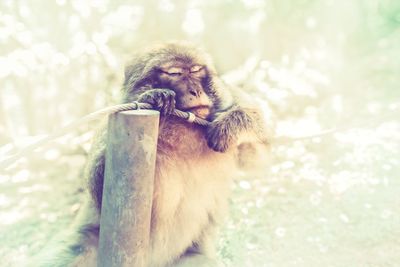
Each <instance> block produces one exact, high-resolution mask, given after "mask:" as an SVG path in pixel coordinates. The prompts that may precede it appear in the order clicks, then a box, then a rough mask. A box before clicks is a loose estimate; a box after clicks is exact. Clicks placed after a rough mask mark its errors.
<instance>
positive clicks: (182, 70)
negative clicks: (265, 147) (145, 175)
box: [56, 43, 262, 267]
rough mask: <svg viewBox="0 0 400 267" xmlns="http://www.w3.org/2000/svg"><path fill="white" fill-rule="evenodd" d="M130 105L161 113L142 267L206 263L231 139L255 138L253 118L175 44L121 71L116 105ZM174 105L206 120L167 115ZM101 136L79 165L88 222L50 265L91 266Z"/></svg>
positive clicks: (222, 200)
mask: <svg viewBox="0 0 400 267" xmlns="http://www.w3.org/2000/svg"><path fill="white" fill-rule="evenodd" d="M199 66H201V67H199ZM171 68H172V69H171ZM176 72H179V73H178V74H177V73H176ZM132 100H137V101H141V102H147V103H151V104H153V105H154V107H155V108H157V109H159V110H160V112H161V114H162V116H161V119H160V129H159V137H158V147H157V157H156V174H155V185H154V195H153V207H152V218H151V233H150V244H151V245H150V251H149V254H150V262H149V266H151V267H164V266H167V265H169V264H171V263H173V262H174V261H176V260H177V259H178V258H180V257H181V256H182V255H184V254H185V253H200V254H203V255H205V256H207V257H214V256H215V247H214V240H215V235H216V233H217V227H218V225H219V224H220V223H221V221H222V219H223V217H224V214H225V213H226V211H227V208H226V206H227V199H228V195H229V188H230V179H231V178H232V177H233V175H234V172H235V152H236V149H237V145H238V140H239V139H240V136H241V135H243V134H246V133H250V134H251V135H252V136H258V137H260V136H261V135H262V130H260V129H261V127H259V126H260V125H261V124H260V123H259V118H258V117H257V116H258V115H257V112H254V110H252V109H250V110H247V109H244V108H243V107H241V106H240V105H239V103H238V102H237V101H235V100H234V98H233V97H232V92H231V90H230V88H229V87H227V86H226V85H224V84H223V83H222V81H221V80H220V79H219V77H218V76H217V75H216V72H215V70H214V68H213V66H212V64H211V62H210V60H209V57H208V56H207V55H206V54H204V53H203V52H201V51H200V50H198V49H196V48H194V47H192V46H188V45H186V44H180V43H169V44H166V45H163V46H160V47H157V48H155V49H152V50H149V51H147V52H145V53H142V54H139V55H138V56H137V57H136V59H135V60H134V61H133V63H132V65H130V66H129V67H127V69H126V77H125V82H124V88H123V100H122V102H129V101H132ZM198 106H200V107H201V108H199V109H198V108H197V107H198ZM175 107H176V108H180V109H188V110H191V111H192V112H194V113H197V115H199V116H203V117H204V118H207V119H210V120H213V122H212V123H211V124H210V126H209V127H207V128H204V127H202V126H199V125H195V124H190V123H188V122H185V121H183V120H181V119H178V118H174V117H171V116H170V115H169V113H170V112H171V111H172V110H173V109H174V108H175ZM204 110H206V111H207V112H204ZM104 136H105V130H102V131H101V134H100V137H99V138H98V139H97V141H96V143H95V145H94V149H93V152H92V153H91V158H90V159H89V164H88V167H87V170H88V171H87V176H88V178H89V187H90V192H91V195H92V198H91V201H90V202H89V205H88V207H89V208H88V210H86V211H85V213H87V214H88V216H86V217H85V219H84V220H83V222H82V224H83V225H84V226H83V227H82V228H81V231H80V232H79V238H78V241H77V242H76V243H75V244H74V245H73V246H72V248H73V249H72V251H71V252H72V253H71V256H70V257H69V258H67V260H65V261H64V262H63V263H62V264H60V265H56V266H85V267H91V266H96V255H97V245H98V244H97V243H98V227H99V225H98V223H99V219H98V218H99V214H100V210H101V198H102V189H103V176H104V161H105V160H104V159H105V153H104V152H105V138H104Z"/></svg>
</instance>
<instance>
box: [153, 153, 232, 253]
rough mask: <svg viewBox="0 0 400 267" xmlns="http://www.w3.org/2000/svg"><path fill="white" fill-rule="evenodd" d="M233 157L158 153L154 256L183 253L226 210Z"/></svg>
mask: <svg viewBox="0 0 400 267" xmlns="http://www.w3.org/2000/svg"><path fill="white" fill-rule="evenodd" d="M233 166H234V164H233V158H232V156H231V155H228V154H226V155H225V154H221V153H214V152H211V151H210V152H209V153H206V154H205V155H202V156H199V157H197V158H196V159H187V158H186V159H185V158H180V157H179V156H172V155H168V156H167V155H162V154H161V155H158V158H157V163H156V177H155V188H154V198H153V209H152V222H151V230H152V232H151V243H152V252H151V254H152V255H153V257H157V259H158V260H160V261H162V260H163V259H164V260H165V261H169V260H170V259H168V258H169V257H177V256H179V255H180V254H182V253H183V252H184V251H185V250H186V249H187V248H188V247H190V246H191V245H192V243H193V242H197V241H198V239H199V238H200V237H201V235H202V233H204V232H206V231H207V228H208V227H210V225H211V224H216V223H217V222H218V221H219V220H220V219H221V218H222V217H224V216H223V215H224V213H225V211H226V203H227V198H228V195H229V188H230V178H231V177H232V171H233Z"/></svg>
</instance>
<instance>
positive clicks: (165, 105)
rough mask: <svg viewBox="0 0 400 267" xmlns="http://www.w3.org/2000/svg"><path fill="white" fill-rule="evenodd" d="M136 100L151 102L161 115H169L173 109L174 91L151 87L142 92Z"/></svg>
mask: <svg viewBox="0 0 400 267" xmlns="http://www.w3.org/2000/svg"><path fill="white" fill-rule="evenodd" d="M138 101H139V102H144V103H149V104H151V105H152V106H153V108H155V109H157V110H159V111H160V113H161V114H162V115H169V114H171V113H172V112H173V111H174V109H175V92H174V91H172V90H169V89H152V90H149V91H146V92H144V93H143V94H142V95H141V96H140V97H139V99H138Z"/></svg>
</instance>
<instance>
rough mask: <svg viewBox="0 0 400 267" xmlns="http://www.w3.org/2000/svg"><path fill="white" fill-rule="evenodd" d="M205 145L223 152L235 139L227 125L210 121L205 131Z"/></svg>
mask: <svg viewBox="0 0 400 267" xmlns="http://www.w3.org/2000/svg"><path fill="white" fill-rule="evenodd" d="M206 139H207V145H208V147H209V148H211V149H213V150H214V151H217V152H225V151H227V150H228V148H229V147H230V145H231V144H232V143H233V141H234V140H235V136H234V134H233V133H232V131H231V130H230V127H229V125H227V124H225V123H223V122H221V121H215V122H212V123H211V124H210V125H209V126H208V128H207V132H206Z"/></svg>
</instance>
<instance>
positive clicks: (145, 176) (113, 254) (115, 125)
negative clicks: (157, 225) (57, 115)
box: [98, 110, 159, 267]
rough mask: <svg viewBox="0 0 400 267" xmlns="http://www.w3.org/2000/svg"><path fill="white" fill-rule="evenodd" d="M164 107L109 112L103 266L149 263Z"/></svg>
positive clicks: (102, 221) (100, 265) (100, 258)
mask: <svg viewBox="0 0 400 267" xmlns="http://www.w3.org/2000/svg"><path fill="white" fill-rule="evenodd" d="M158 123H159V112H157V111H152V110H132V111H123V112H119V113H115V114H112V115H110V117H109V122H108V136H107V151H106V164H105V175H104V189H103V201H102V208H101V218H100V238H99V253H98V267H127V266H135V267H144V266H147V257H148V256H147V251H148V247H149V235H150V218H151V205H152V196H153V184H154V169H155V157H156V148H157V136H158Z"/></svg>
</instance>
